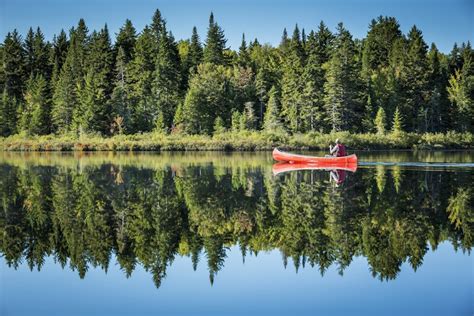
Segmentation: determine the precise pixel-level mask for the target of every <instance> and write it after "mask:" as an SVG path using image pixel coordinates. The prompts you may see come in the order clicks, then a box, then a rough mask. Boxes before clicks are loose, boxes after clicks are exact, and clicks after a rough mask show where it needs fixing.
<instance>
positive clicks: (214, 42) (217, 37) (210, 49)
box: [203, 12, 227, 65]
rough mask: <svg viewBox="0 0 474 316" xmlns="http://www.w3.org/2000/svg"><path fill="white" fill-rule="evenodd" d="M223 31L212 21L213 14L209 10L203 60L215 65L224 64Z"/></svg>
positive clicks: (224, 40) (224, 41) (224, 43)
mask: <svg viewBox="0 0 474 316" xmlns="http://www.w3.org/2000/svg"><path fill="white" fill-rule="evenodd" d="M226 42H227V40H226V39H225V36H224V31H223V30H222V29H221V27H220V26H219V25H218V24H217V23H216V22H214V14H213V13H212V12H211V15H210V17H209V28H208V29H207V38H206V44H205V46H204V54H203V57H204V62H207V63H213V64H216V65H225V64H226V59H225V56H224V50H225V49H226V46H225V45H226Z"/></svg>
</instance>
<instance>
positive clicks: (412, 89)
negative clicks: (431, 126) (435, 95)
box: [400, 26, 429, 132]
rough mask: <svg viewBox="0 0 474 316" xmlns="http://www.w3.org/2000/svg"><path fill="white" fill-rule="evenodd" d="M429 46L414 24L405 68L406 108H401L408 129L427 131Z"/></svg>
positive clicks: (409, 37) (409, 34)
mask: <svg viewBox="0 0 474 316" xmlns="http://www.w3.org/2000/svg"><path fill="white" fill-rule="evenodd" d="M427 48H428V46H427V45H426V43H425V42H424V40H423V37H422V34H421V31H420V30H419V29H418V28H417V27H416V26H413V27H412V28H411V30H410V32H409V33H408V46H407V57H406V65H405V68H404V77H403V78H404V80H403V88H404V105H405V107H404V108H401V109H400V110H401V111H402V114H403V115H404V117H405V118H407V121H406V128H407V130H408V131H419V132H423V131H426V125H427V119H428V116H427V96H428V94H429V93H428V88H429V87H428V74H429V69H428V62H427Z"/></svg>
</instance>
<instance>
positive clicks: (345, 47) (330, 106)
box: [324, 23, 361, 132]
mask: <svg viewBox="0 0 474 316" xmlns="http://www.w3.org/2000/svg"><path fill="white" fill-rule="evenodd" d="M337 31H338V33H337V35H336V38H335V42H334V45H335V49H336V50H335V52H334V54H333V55H332V57H331V59H330V60H329V62H328V64H327V72H326V83H325V84H324V92H325V94H326V95H325V97H324V106H325V109H326V113H327V121H328V125H329V126H330V128H331V131H332V132H337V131H341V130H352V131H354V130H355V129H356V126H354V124H353V122H355V121H356V120H357V119H358V118H359V115H358V113H359V112H360V111H361V109H360V99H359V91H360V82H359V77H358V73H357V69H356V67H355V66H356V65H355V57H356V55H355V46H354V41H353V40H352V36H351V34H350V33H349V31H347V30H346V29H345V28H344V27H343V25H342V23H340V24H339V25H338V28H337Z"/></svg>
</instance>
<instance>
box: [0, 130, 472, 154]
mask: <svg viewBox="0 0 474 316" xmlns="http://www.w3.org/2000/svg"><path fill="white" fill-rule="evenodd" d="M336 138H340V139H341V140H342V141H343V142H344V143H345V144H346V145H347V146H348V147H349V149H352V150H368V149H473V148H474V144H473V140H474V136H473V134H471V133H462V134H460V133H451V132H450V133H446V134H430V133H426V134H411V133H410V134H408V133H404V134H399V135H393V134H387V135H377V134H349V133H347V132H341V133H334V134H320V133H308V134H295V135H284V134H272V133H261V132H240V133H222V134H219V135H216V136H204V135H162V134H154V133H148V134H137V135H118V136H113V137H101V136H97V135H86V136H81V137H77V136H73V135H46V136H29V137H27V136H22V135H14V136H10V137H6V138H0V150H3V151H184V150H187V151H194V150H215V151H217V150H220V151H224V150H225V151H231V150H236V151H257V150H271V149H273V148H274V147H277V146H280V147H282V148H286V149H293V150H296V149H322V150H326V149H327V148H328V146H329V144H330V143H331V142H333V141H334V139H336Z"/></svg>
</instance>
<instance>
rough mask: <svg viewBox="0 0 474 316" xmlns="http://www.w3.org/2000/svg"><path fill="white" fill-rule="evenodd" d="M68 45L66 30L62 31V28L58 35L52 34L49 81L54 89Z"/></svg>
mask: <svg viewBox="0 0 474 316" xmlns="http://www.w3.org/2000/svg"><path fill="white" fill-rule="evenodd" d="M68 46H69V42H68V39H67V35H66V32H64V30H61V32H60V33H59V35H58V36H54V38H53V45H52V48H51V51H50V57H49V62H50V64H51V65H52V74H51V81H50V87H51V89H54V86H55V85H56V81H57V80H58V78H59V73H60V71H61V68H62V66H63V64H64V62H65V61H66V56H67V50H68Z"/></svg>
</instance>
